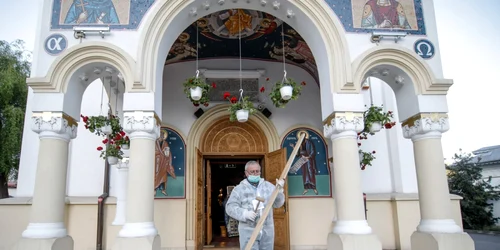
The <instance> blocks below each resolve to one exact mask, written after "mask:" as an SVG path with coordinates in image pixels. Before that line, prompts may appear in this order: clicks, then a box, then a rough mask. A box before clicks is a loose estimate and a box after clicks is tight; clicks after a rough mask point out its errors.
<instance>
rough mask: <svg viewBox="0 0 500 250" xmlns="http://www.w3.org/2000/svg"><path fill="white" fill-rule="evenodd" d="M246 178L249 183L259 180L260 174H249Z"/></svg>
mask: <svg viewBox="0 0 500 250" xmlns="http://www.w3.org/2000/svg"><path fill="white" fill-rule="evenodd" d="M247 178H248V181H249V182H251V183H257V182H259V181H260V176H258V175H249V176H248V177H247Z"/></svg>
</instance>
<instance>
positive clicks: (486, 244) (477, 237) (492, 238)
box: [469, 233, 500, 250]
mask: <svg viewBox="0 0 500 250" xmlns="http://www.w3.org/2000/svg"><path fill="white" fill-rule="evenodd" d="M469 235H470V236H471V237H472V239H473V240H474V243H475V245H476V250H498V249H500V235H487V234H474V233H469Z"/></svg>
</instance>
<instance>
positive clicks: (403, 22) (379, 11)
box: [361, 0, 411, 29]
mask: <svg viewBox="0 0 500 250" xmlns="http://www.w3.org/2000/svg"><path fill="white" fill-rule="evenodd" d="M361 27H362V28H369V29H411V27H410V24H409V23H408V20H407V18H406V14H405V11H404V8H403V5H402V4H401V3H400V2H399V1H397V0H368V1H367V2H366V4H365V6H364V8H363V18H362V20H361Z"/></svg>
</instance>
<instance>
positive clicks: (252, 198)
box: [226, 161, 285, 250]
mask: <svg viewBox="0 0 500 250" xmlns="http://www.w3.org/2000/svg"><path fill="white" fill-rule="evenodd" d="M260 174H261V167H260V165H259V163H257V162H256V161H249V162H247V164H246V165H245V175H246V177H247V178H246V179H244V180H242V181H241V182H240V184H238V186H236V187H235V188H234V189H233V191H232V192H231V196H230V197H229V200H228V201H227V204H226V213H227V214H228V215H229V216H231V217H232V218H234V219H236V220H238V221H239V222H240V223H239V225H238V231H239V234H240V249H245V247H246V245H247V243H248V241H249V240H250V237H251V236H252V233H253V230H254V228H255V226H256V225H257V222H258V221H259V218H260V216H262V212H263V210H264V208H265V206H266V205H267V201H268V200H269V197H270V196H271V194H272V193H273V191H274V189H275V188H278V190H279V193H278V196H277V197H276V200H275V201H274V203H273V208H279V207H281V206H283V204H284V203H285V195H284V194H283V187H284V185H285V181H284V180H276V186H275V185H273V184H271V183H270V182H268V181H266V180H264V179H262V178H261V177H260ZM257 197H261V198H263V199H265V201H264V202H263V203H262V202H261V203H260V204H258V207H257V203H258V201H257V200H256V198H257ZM256 208H257V212H255V209H256ZM273 248H274V221H273V210H272V209H271V210H270V212H269V214H268V216H267V218H266V220H265V222H264V226H263V227H262V230H261V231H260V232H259V235H258V236H257V239H256V240H255V243H254V244H253V246H252V250H272V249H273Z"/></svg>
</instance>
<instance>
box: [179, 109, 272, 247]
mask: <svg viewBox="0 0 500 250" xmlns="http://www.w3.org/2000/svg"><path fill="white" fill-rule="evenodd" d="M229 106H230V105H229V104H221V105H217V106H215V107H213V108H211V109H209V110H208V111H207V112H205V113H204V114H203V115H202V116H201V117H200V118H198V120H196V121H195V122H194V123H193V126H192V127H191V129H190V131H189V133H188V137H187V144H186V149H187V158H186V173H185V174H186V175H185V180H186V199H187V220H186V240H188V241H193V240H194V236H195V228H196V224H195V223H196V209H195V204H196V191H197V182H196V177H197V176H196V172H197V171H196V169H195V167H196V160H197V148H198V149H201V148H202V142H203V138H204V135H205V134H207V135H208V134H210V132H209V131H207V128H210V127H211V126H212V125H213V124H215V123H216V122H217V121H222V119H227V120H229V113H228V111H227V109H228V108H229ZM247 122H250V124H253V125H251V126H258V128H260V130H261V131H262V133H263V135H264V136H265V137H264V138H266V139H267V145H268V150H269V151H274V150H277V149H279V148H280V140H279V139H280V138H279V137H278V132H277V130H276V127H274V124H273V123H272V122H271V121H270V120H269V119H268V118H267V117H265V116H264V115H263V114H261V113H260V112H257V113H255V114H253V115H251V116H250V117H249V120H248V121H247Z"/></svg>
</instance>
